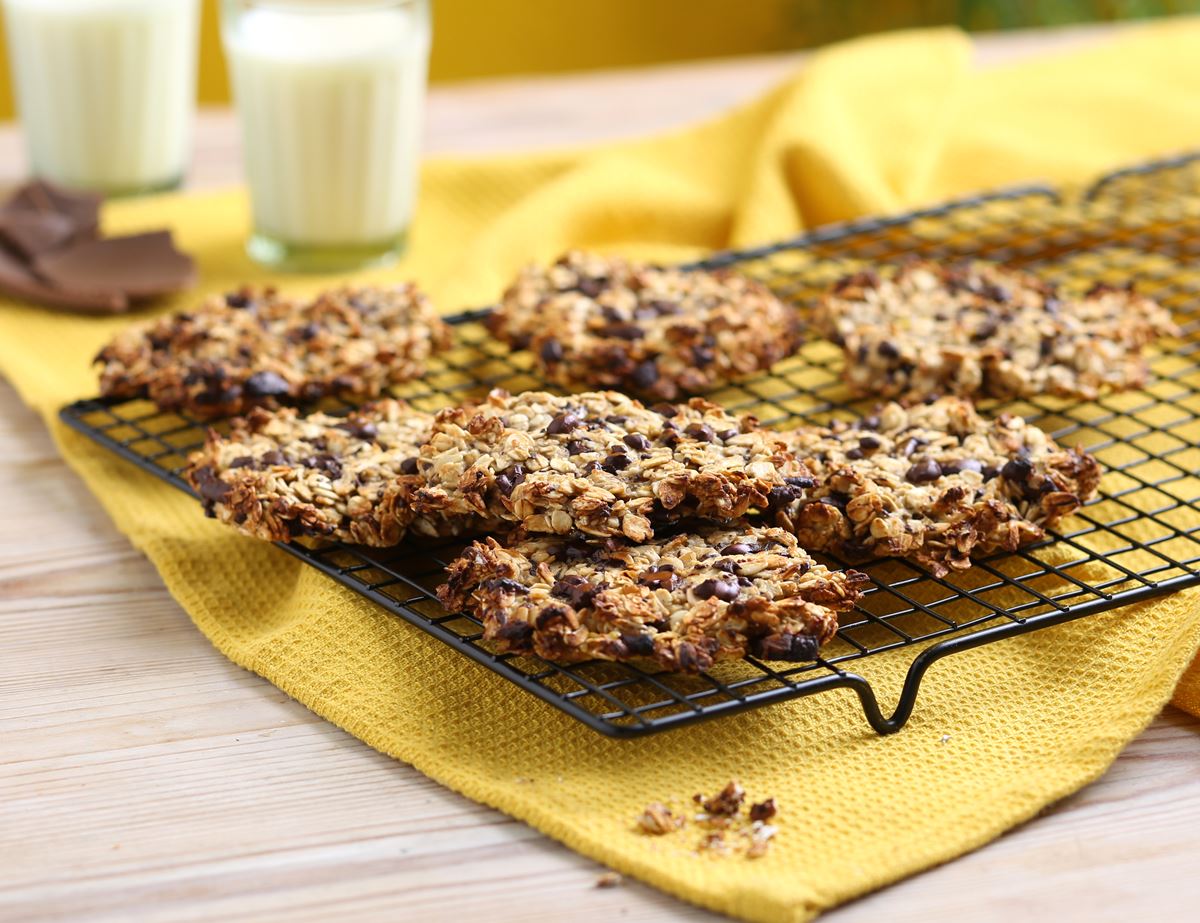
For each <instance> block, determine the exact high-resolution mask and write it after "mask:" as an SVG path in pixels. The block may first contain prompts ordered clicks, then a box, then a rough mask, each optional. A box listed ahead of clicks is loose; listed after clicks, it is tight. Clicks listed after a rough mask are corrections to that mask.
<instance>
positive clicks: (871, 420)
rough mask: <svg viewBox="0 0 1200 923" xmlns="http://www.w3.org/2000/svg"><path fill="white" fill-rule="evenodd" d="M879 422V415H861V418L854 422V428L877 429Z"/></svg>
mask: <svg viewBox="0 0 1200 923" xmlns="http://www.w3.org/2000/svg"><path fill="white" fill-rule="evenodd" d="M879 423H880V420H879V417H877V416H875V415H874V414H872V415H871V416H869V417H863V418H862V419H861V420H859V421H858V422H857V423H856V424H855V429H870V430H877V429H879Z"/></svg>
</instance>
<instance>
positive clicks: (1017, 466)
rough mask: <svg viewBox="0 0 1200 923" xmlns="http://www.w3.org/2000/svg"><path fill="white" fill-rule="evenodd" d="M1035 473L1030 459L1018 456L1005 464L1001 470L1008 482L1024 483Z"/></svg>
mask: <svg viewBox="0 0 1200 923" xmlns="http://www.w3.org/2000/svg"><path fill="white" fill-rule="evenodd" d="M1032 472H1033V465H1031V464H1030V463H1029V459H1027V458H1023V457H1021V456H1020V455H1018V456H1017V457H1016V458H1011V459H1009V460H1008V461H1007V462H1005V463H1004V467H1003V468H1001V469H1000V474H1001V475H1002V476H1003V477H1004V479H1005V480H1006V481H1018V482H1020V481H1024V480H1026V479H1027V478H1028V477H1029V475H1030V474H1031V473H1032Z"/></svg>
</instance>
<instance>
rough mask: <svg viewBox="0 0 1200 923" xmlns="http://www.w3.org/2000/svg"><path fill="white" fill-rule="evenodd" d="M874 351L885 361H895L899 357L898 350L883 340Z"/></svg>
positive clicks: (892, 344) (889, 342)
mask: <svg viewBox="0 0 1200 923" xmlns="http://www.w3.org/2000/svg"><path fill="white" fill-rule="evenodd" d="M875 351H876V352H877V353H879V355H881V356H883V357H884V358H885V359H897V358H899V356H900V350H898V349H897V348H896V345H895V344H894V343H892V342H891V341H890V340H884V341H883V342H881V343H880V344H879V345H878V346H876V347H875Z"/></svg>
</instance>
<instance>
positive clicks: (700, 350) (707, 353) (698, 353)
mask: <svg viewBox="0 0 1200 923" xmlns="http://www.w3.org/2000/svg"><path fill="white" fill-rule="evenodd" d="M716 358H717V354H716V353H715V352H713V349H712V347H711V346H693V347H692V361H693V362H695V363H696V365H698V366H700V367H701V368H703V367H704V366H706V365H712V362H713V360H714V359H716Z"/></svg>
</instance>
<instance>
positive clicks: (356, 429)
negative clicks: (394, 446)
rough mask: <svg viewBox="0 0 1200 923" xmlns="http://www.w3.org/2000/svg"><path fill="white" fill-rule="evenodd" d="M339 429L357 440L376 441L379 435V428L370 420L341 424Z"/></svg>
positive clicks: (350, 421)
mask: <svg viewBox="0 0 1200 923" xmlns="http://www.w3.org/2000/svg"><path fill="white" fill-rule="evenodd" d="M338 429H341V430H345V431H346V432H347V433H349V434H350V435H351V436H353V437H354V438H355V439H367V440H369V439H374V438H375V437H376V436H378V435H379V427H378V426H376V425H375V424H374V423H373V422H371V421H370V420H347V421H346V422H345V423H339V424H338Z"/></svg>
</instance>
